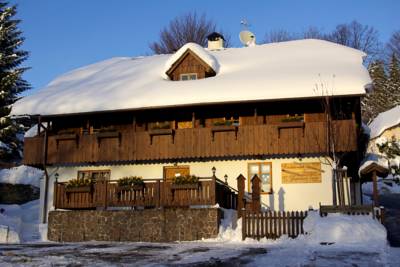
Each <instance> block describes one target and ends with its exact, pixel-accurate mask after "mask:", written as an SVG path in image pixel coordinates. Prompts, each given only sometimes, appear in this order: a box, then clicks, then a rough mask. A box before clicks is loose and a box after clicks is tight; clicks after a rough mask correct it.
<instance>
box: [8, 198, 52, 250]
mask: <svg viewBox="0 0 400 267" xmlns="http://www.w3.org/2000/svg"><path fill="white" fill-rule="evenodd" d="M39 206H40V204H39V200H34V201H31V202H28V203H26V204H23V205H15V204H13V205H0V209H4V212H3V213H2V214H0V243H21V242H32V241H45V240H47V237H45V236H44V235H45V234H46V235H47V225H39Z"/></svg>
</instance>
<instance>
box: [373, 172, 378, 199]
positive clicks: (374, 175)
mask: <svg viewBox="0 0 400 267" xmlns="http://www.w3.org/2000/svg"><path fill="white" fill-rule="evenodd" d="M372 183H373V187H372V188H373V190H372V193H373V198H374V206H375V207H378V206H379V195H378V183H377V178H376V171H375V170H374V171H373V172H372Z"/></svg>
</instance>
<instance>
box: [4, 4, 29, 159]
mask: <svg viewBox="0 0 400 267" xmlns="http://www.w3.org/2000/svg"><path fill="white" fill-rule="evenodd" d="M16 12H17V8H16V6H15V5H14V6H9V4H8V3H7V2H4V1H0V161H14V160H17V159H18V158H19V157H20V153H19V152H20V148H21V141H20V140H19V139H18V138H17V135H18V134H20V133H21V127H20V125H19V123H17V121H16V120H14V119H12V118H11V117H10V112H11V107H12V104H13V103H14V102H15V101H16V100H18V98H19V94H20V93H21V92H23V91H25V90H27V89H29V88H30V85H29V84H28V83H27V82H26V81H25V80H24V79H23V78H22V74H23V73H24V72H25V71H26V70H27V68H24V67H21V64H22V63H23V62H24V61H25V60H26V59H27V57H28V52H26V51H23V50H21V49H20V47H21V45H22V43H23V41H24V38H23V37H22V36H21V35H22V32H21V31H20V30H19V29H18V27H17V26H18V24H19V23H20V20H17V19H14V16H15V15H16Z"/></svg>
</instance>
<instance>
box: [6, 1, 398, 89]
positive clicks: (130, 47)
mask: <svg viewBox="0 0 400 267" xmlns="http://www.w3.org/2000/svg"><path fill="white" fill-rule="evenodd" d="M10 2H11V3H17V4H18V15H17V17H18V18H20V19H22V20H23V22H22V23H21V24H20V28H21V29H22V30H23V32H24V36H25V38H26V41H25V43H24V46H23V49H25V50H27V51H29V52H30V58H29V60H27V61H26V63H25V65H26V66H29V67H31V68H32V69H31V70H29V71H28V72H27V73H26V74H25V76H24V77H25V79H27V80H28V81H29V82H30V83H31V84H32V86H33V88H34V90H36V89H38V88H41V87H43V86H45V85H46V84H47V83H49V82H50V81H51V80H52V79H54V78H55V77H57V76H58V75H60V74H62V73H65V72H67V71H69V70H72V69H74V68H77V67H81V66H84V65H87V64H91V63H94V62H97V61H100V60H103V59H107V58H110V57H116V56H138V55H146V54H150V53H151V51H150V49H149V48H148V45H149V43H151V42H152V41H155V40H157V39H158V33H159V31H160V30H161V28H162V27H164V26H165V25H167V24H168V22H169V21H170V20H171V19H172V18H174V17H175V16H177V15H181V14H184V13H185V12H188V11H196V12H198V13H200V14H201V13H205V14H206V15H207V17H208V18H211V19H213V20H214V21H215V22H216V23H217V25H218V26H219V27H221V28H222V29H224V31H225V32H227V33H228V34H230V35H231V39H232V42H233V46H239V45H240V42H239V40H238V37H237V36H238V33H239V32H240V30H241V25H240V21H241V19H243V18H246V19H247V20H248V21H249V22H250V24H251V25H252V26H251V28H250V29H251V31H253V32H254V33H255V34H256V36H257V38H258V39H260V40H261V39H263V37H264V35H265V33H266V32H267V31H270V30H276V29H286V30H288V31H290V32H301V31H304V30H306V29H307V28H308V27H309V26H311V25H312V26H316V27H318V28H319V29H321V30H322V31H330V30H332V29H333V28H334V27H335V26H336V25H337V24H339V23H344V22H350V21H352V20H357V21H359V22H360V23H362V24H367V25H371V26H373V27H375V28H376V29H377V30H378V31H379V33H380V39H381V41H382V42H386V41H387V40H388V39H389V38H390V35H391V34H392V32H393V31H395V30H400V17H399V10H400V1H398V0H363V1H362V0H353V1H350V0H336V1H323V0H320V1H318V0H303V1H295V0H292V1H289V0H280V1H278V0H274V1H244V0H242V1H233V0H231V1H228V0H202V1H183V0H181V1H178V0H170V1H161V0H159V1H155V0H145V1H143V0H141V1H134V0H112V1H111V0H107V1H106V0H10ZM34 90H31V91H29V92H27V94H30V93H32V92H34Z"/></svg>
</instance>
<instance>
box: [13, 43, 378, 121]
mask: <svg viewBox="0 0 400 267" xmlns="http://www.w3.org/2000/svg"><path fill="white" fill-rule="evenodd" d="M190 47H191V48H194V47H195V46H194V45H190ZM194 49H196V48H194ZM199 49H200V48H199ZM201 51H202V52H201V53H202V58H203V59H205V61H207V62H208V63H209V64H210V65H212V66H213V67H215V68H216V69H218V74H217V75H216V76H215V77H211V78H208V79H201V80H194V81H185V82H172V81H167V80H165V79H163V78H162V77H161V76H160V73H164V72H165V66H166V65H167V67H168V66H169V65H170V63H169V64H168V62H169V60H170V61H171V62H172V61H173V59H174V57H175V56H172V57H171V55H154V56H149V57H141V58H128V57H125V58H112V59H109V60H106V61H102V62H99V63H96V64H92V65H89V66H86V67H83V68H80V69H76V70H74V71H71V72H69V73H66V74H64V75H62V76H60V77H58V78H57V79H55V80H54V81H52V82H51V83H50V84H48V85H47V86H46V87H45V88H43V89H41V90H38V91H36V92H35V93H34V94H32V95H30V96H26V97H24V98H22V99H20V100H19V101H17V102H16V103H15V104H14V105H13V108H12V111H11V112H12V114H13V115H18V114H42V115H50V114H67V113H80V112H93V111H103V110H118V109H141V108H151V107H166V106H177V105H188V104H205V103H219V102H233V101H252V100H266V99H286V98H302V97H317V95H316V92H315V86H316V84H317V83H318V84H319V85H321V84H323V87H324V88H327V89H329V90H330V92H329V93H330V94H332V95H362V94H365V89H364V87H365V86H366V85H367V84H369V83H371V80H370V77H369V75H368V71H367V70H366V69H365V67H364V66H363V64H362V61H363V57H364V56H365V54H364V53H363V52H361V51H358V50H355V49H352V48H349V47H345V46H342V45H338V44H334V43H331V42H327V41H322V40H312V39H308V40H296V41H290V42H281V43H273V44H264V45H257V46H254V47H244V48H228V49H224V50H220V51H205V50H204V49H203V48H201ZM195 52H196V51H195ZM197 52H199V51H197ZM213 57H214V58H215V61H216V62H215V61H214V59H213ZM216 63H218V64H219V68H217V66H216ZM244 88H245V90H244ZM177 96H179V97H177Z"/></svg>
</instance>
